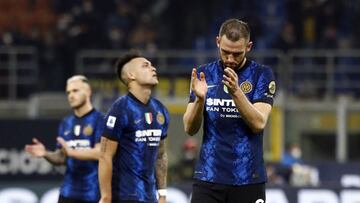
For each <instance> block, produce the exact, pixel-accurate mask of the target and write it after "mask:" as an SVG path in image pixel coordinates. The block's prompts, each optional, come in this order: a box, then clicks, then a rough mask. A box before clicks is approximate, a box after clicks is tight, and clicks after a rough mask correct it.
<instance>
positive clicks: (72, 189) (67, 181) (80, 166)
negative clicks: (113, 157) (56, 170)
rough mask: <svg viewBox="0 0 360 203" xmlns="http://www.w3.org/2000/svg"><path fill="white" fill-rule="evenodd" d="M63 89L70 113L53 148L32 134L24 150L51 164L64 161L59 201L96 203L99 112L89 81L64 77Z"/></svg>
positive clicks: (101, 117)
mask: <svg viewBox="0 0 360 203" xmlns="http://www.w3.org/2000/svg"><path fill="white" fill-rule="evenodd" d="M66 93H67V97H68V101H69V104H70V107H71V108H72V109H73V111H74V114H73V115H70V116H68V117H66V118H64V120H63V121H62V122H61V123H60V126H59V132H58V133H59V134H58V136H59V137H58V138H57V141H58V143H57V147H56V150H55V151H48V150H47V149H46V148H45V146H44V145H43V144H42V143H41V142H40V141H39V140H37V139H36V138H34V139H33V144H29V145H26V146H25V151H27V152H29V153H30V154H31V155H33V156H35V157H43V158H45V159H46V160H47V161H49V162H50V163H51V164H54V165H61V164H64V165H66V171H65V177H64V181H63V185H62V186H61V189H60V196H59V201H58V202H59V203H97V202H98V201H99V198H100V194H99V184H98V162H97V160H98V157H99V154H100V144H99V141H100V136H101V134H102V129H103V127H102V126H103V122H104V121H103V114H102V113H100V112H99V111H97V110H96V109H94V107H93V105H92V103H91V101H90V97H91V88H90V85H89V81H88V79H87V78H86V77H84V76H82V75H75V76H73V77H71V78H69V79H68V80H67V84H66Z"/></svg>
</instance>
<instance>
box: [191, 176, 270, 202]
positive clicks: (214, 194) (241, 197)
mask: <svg viewBox="0 0 360 203" xmlns="http://www.w3.org/2000/svg"><path fill="white" fill-rule="evenodd" d="M204 202H206V203H265V183H259V184H251V185H242V186H232V185H223V184H217V183H210V182H205V181H199V180H195V183H194V184H193V191H192V197H191V203H204Z"/></svg>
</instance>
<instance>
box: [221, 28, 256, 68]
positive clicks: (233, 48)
mask: <svg viewBox="0 0 360 203" xmlns="http://www.w3.org/2000/svg"><path fill="white" fill-rule="evenodd" d="M216 41H217V46H218V47H219V52H220V59H221V61H222V62H223V64H224V66H225V67H230V68H232V69H234V70H235V69H237V68H239V67H240V66H241V65H242V63H243V61H244V59H245V55H246V53H247V52H249V51H250V50H251V46H252V42H248V41H247V40H246V39H244V38H240V39H239V40H238V41H236V42H233V41H231V40H229V39H228V38H227V37H226V35H223V36H222V37H217V40H216Z"/></svg>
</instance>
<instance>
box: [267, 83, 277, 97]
mask: <svg viewBox="0 0 360 203" xmlns="http://www.w3.org/2000/svg"><path fill="white" fill-rule="evenodd" d="M275 91H276V84H275V81H271V82H270V83H269V92H270V93H271V94H275Z"/></svg>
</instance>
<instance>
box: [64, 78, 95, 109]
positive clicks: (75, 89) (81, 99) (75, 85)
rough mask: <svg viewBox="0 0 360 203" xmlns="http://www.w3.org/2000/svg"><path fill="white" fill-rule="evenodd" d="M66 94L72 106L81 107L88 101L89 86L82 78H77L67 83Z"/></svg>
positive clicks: (74, 107)
mask: <svg viewBox="0 0 360 203" xmlns="http://www.w3.org/2000/svg"><path fill="white" fill-rule="evenodd" d="M66 94H67V98H68V102H69V104H70V107H71V108H73V109H79V108H81V107H83V106H84V105H85V104H86V102H88V98H89V97H90V94H89V87H88V85H87V84H86V83H84V82H83V81H81V80H75V81H72V82H70V83H68V84H67V85H66Z"/></svg>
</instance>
